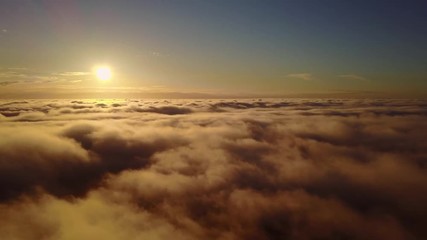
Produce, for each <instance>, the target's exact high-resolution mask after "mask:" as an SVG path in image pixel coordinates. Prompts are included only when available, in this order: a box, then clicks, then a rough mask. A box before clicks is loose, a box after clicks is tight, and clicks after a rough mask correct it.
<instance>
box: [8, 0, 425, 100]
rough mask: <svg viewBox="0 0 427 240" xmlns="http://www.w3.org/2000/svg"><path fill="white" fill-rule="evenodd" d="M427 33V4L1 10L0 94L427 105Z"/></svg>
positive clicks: (77, 4) (132, 1)
mask: <svg viewBox="0 0 427 240" xmlns="http://www.w3.org/2000/svg"><path fill="white" fill-rule="evenodd" d="M426 24H427V2H426V1H420V0H411V1H403V0H376V1H366V0H358V1H339V0H324V1H318V0H301V1H289V0H286V1H273V0H271V1H270V0H269V1H254V0H245V1H238V0H227V1H222V0H218V1H201V0H182V1H166V0H156V1H137V0H123V1H112V0H102V1H101V0H91V1H78V0H74V1H71V0H63V1H54V0H0V94H1V97H2V98H73V97H79V98H92V97H119V98H129V97H130V98H138V97H174V98H180V97H195V98H198V97H227V96H229V97H239V96H240V97H244V96H251V97H252V96H260V97H261V96H265V97H269V96H284V97H286V96H294V97H307V96H313V97H322V96H323V97H373V98H375V97H398V98H424V97H426V96H427V93H426V92H427V68H426V64H427V47H426V45H425V43H426V42H427V28H426V27H425V26H426ZM97 66H108V67H109V68H110V69H111V72H112V74H113V77H112V79H111V80H109V81H100V80H99V79H97V77H96V76H95V74H94V69H95V68H96V67H97Z"/></svg>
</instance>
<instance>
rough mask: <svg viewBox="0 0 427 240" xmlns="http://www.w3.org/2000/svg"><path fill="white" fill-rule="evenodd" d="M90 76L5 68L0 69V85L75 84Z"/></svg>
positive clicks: (84, 73)
mask: <svg viewBox="0 0 427 240" xmlns="http://www.w3.org/2000/svg"><path fill="white" fill-rule="evenodd" d="M90 74H91V73H90V72H42V71H35V70H32V69H28V68H5V69H0V85H3V86H5V85H9V84H11V83H51V82H70V83H74V82H77V81H82V80H84V79H85V78H87V77H88V76H89V75H90Z"/></svg>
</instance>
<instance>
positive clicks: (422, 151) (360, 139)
mask: <svg viewBox="0 0 427 240" xmlns="http://www.w3.org/2000/svg"><path fill="white" fill-rule="evenodd" d="M0 113H1V115H0V124H1V125H0V126H1V127H0V136H2V137H1V138H0V215H1V216H2V218H1V219H0V235H1V236H2V238H4V239H171V238H173V239H230V240H231V239H302V240H304V239H424V238H426V237H427V231H426V230H425V226H426V224H427V217H426V216H427V209H426V207H425V203H426V202H427V190H426V188H425V186H426V185H427V170H426V166H427V165H426V161H427V151H426V149H427V141H426V138H425V136H426V135H427V121H426V120H427V103H426V102H424V101H409V100H408V101H403V100H286V99H284V100H271V99H266V100H262V99H256V100H173V101H167V100H160V101H159V100H151V101H149V100H126V101H124V100H100V101H94V100H75V101H72V100H52V101H42V100H27V101H2V102H0Z"/></svg>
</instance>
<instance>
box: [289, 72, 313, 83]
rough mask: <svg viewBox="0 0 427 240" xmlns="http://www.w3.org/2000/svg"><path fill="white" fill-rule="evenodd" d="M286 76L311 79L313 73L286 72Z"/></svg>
mask: <svg viewBox="0 0 427 240" xmlns="http://www.w3.org/2000/svg"><path fill="white" fill-rule="evenodd" d="M286 77H289V78H296V79H301V80H306V81H308V80H313V75H312V74H311V73H292V74H288V75H287V76H286Z"/></svg>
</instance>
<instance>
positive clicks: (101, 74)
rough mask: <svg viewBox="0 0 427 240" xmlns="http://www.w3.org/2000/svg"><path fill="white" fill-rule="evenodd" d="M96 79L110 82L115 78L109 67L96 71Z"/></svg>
mask: <svg viewBox="0 0 427 240" xmlns="http://www.w3.org/2000/svg"><path fill="white" fill-rule="evenodd" d="M95 73H96V77H97V78H98V79H99V80H101V81H107V80H110V79H111V78H112V76H113V74H112V72H111V69H110V68H109V67H98V68H96V70H95Z"/></svg>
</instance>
